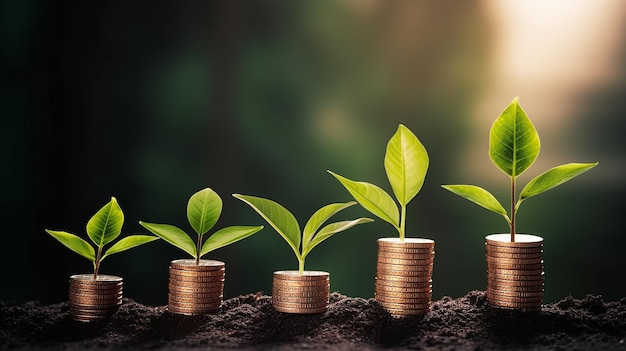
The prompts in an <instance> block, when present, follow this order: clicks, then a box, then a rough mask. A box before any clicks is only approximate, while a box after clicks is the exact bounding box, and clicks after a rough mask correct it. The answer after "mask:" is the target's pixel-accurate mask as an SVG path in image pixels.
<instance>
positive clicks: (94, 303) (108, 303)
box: [69, 274, 123, 322]
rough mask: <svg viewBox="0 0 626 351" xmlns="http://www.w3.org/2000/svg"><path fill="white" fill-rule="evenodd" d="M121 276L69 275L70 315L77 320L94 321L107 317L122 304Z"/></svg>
mask: <svg viewBox="0 0 626 351" xmlns="http://www.w3.org/2000/svg"><path fill="white" fill-rule="evenodd" d="M122 284H123V280H122V278H121V277H117V276H113V275H99V276H98V277H97V278H96V279H94V277H93V275H92V274H77V275H72V276H71V277H70V290H69V312H70V317H71V318H72V319H74V320H75V321H79V322H94V321H99V320H103V319H106V318H108V317H109V316H111V315H112V314H113V313H115V311H116V310H117V308H118V306H119V305H121V304H122Z"/></svg>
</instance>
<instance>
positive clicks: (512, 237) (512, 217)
mask: <svg viewBox="0 0 626 351" xmlns="http://www.w3.org/2000/svg"><path fill="white" fill-rule="evenodd" d="M511 242H512V243H513V242H515V177H511Z"/></svg>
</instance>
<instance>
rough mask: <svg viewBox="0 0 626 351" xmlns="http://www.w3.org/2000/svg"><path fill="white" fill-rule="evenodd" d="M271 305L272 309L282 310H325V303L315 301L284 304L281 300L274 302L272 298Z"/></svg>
mask: <svg viewBox="0 0 626 351" xmlns="http://www.w3.org/2000/svg"><path fill="white" fill-rule="evenodd" d="M272 304H273V305H274V307H276V306H280V307H284V308H297V309H319V308H322V307H324V308H326V305H327V304H328V302H327V301H315V302H286V301H281V300H275V299H274V296H272Z"/></svg>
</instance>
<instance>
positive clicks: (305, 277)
mask: <svg viewBox="0 0 626 351" xmlns="http://www.w3.org/2000/svg"><path fill="white" fill-rule="evenodd" d="M273 277H274V280H287V281H290V282H295V281H317V282H319V281H326V282H328V281H330V273H328V272H322V271H304V272H299V271H276V272H274V275H273Z"/></svg>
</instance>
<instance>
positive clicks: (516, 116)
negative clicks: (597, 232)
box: [442, 98, 598, 242]
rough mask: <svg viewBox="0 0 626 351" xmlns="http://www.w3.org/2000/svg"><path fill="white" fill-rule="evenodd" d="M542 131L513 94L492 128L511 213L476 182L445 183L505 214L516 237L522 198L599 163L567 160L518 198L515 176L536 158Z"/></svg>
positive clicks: (493, 153) (494, 151) (495, 156)
mask: <svg viewBox="0 0 626 351" xmlns="http://www.w3.org/2000/svg"><path fill="white" fill-rule="evenodd" d="M540 146H541V145H540V142H539V135H538V134H537V130H536V129H535V126H533V124H532V122H531V121H530V119H529V118H528V116H527V115H526V112H524V110H522V107H521V106H520V105H519V99H518V98H514V99H513V101H511V103H510V104H509V106H507V108H506V109H505V110H504V111H503V112H502V113H501V114H500V116H499V117H498V118H497V119H496V120H495V122H494V123H493V125H492V126H491V131H490V132H489V157H490V158H491V161H492V162H493V164H494V165H496V167H498V168H499V169H500V170H501V171H502V172H504V173H505V174H506V175H508V176H509V178H510V180H511V210H510V212H511V216H510V217H509V215H508V213H507V211H506V210H505V209H504V206H502V204H501V203H500V202H499V201H498V200H497V199H496V198H495V196H493V195H492V194H491V193H490V192H488V191H487V190H485V189H483V188H481V187H478V186H475V185H442V187H443V188H444V189H447V190H449V191H451V192H453V193H455V194H457V195H459V196H461V197H464V198H466V199H468V200H470V201H472V202H474V203H476V204H478V205H480V206H482V207H484V208H486V209H488V210H490V211H493V212H495V213H498V214H500V215H502V216H503V217H504V219H505V220H506V222H507V223H508V224H509V228H510V230H511V242H514V241H515V217H516V213H517V211H518V209H519V207H520V205H521V204H522V202H523V201H524V200H526V199H528V198H530V197H533V196H536V195H539V194H541V193H543V192H545V191H547V190H550V189H552V188H554V187H556V186H558V185H561V184H563V183H565V182H567V181H568V180H570V179H572V178H574V177H576V176H578V175H580V174H582V173H584V172H586V171H588V170H590V169H591V168H593V167H595V166H596V165H597V164H598V163H597V162H595V163H568V164H564V165H560V166H557V167H554V168H552V169H549V170H548V171H546V172H544V173H542V174H540V175H538V176H537V177H535V178H533V179H532V180H531V181H530V182H528V184H527V185H526V186H525V187H524V188H523V189H522V192H521V193H520V194H519V197H518V198H516V190H515V189H516V180H517V177H518V176H520V175H521V174H522V173H524V171H526V169H528V168H529V167H530V166H531V165H532V164H533V163H534V162H535V160H536V159H537V156H538V155H539V150H540Z"/></svg>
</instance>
